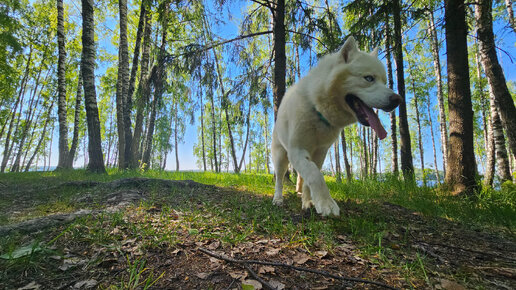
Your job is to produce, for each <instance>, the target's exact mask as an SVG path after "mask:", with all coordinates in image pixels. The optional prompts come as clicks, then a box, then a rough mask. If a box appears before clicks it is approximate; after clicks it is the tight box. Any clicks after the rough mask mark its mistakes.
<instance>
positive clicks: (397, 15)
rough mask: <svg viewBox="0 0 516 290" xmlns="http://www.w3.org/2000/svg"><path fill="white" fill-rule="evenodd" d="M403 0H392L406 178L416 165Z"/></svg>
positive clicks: (400, 123) (402, 149)
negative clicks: (408, 99)
mask: <svg viewBox="0 0 516 290" xmlns="http://www.w3.org/2000/svg"><path fill="white" fill-rule="evenodd" d="M400 1H401V0H394V1H393V2H392V13H393V16H394V17H393V18H394V60H395V61H396V79H397V84H398V94H399V95H400V96H401V98H402V101H401V104H400V105H399V120H400V121H399V126H400V137H401V151H400V152H401V170H402V171H403V177H404V178H405V179H412V178H413V176H414V166H413V164H412V148H411V143H410V130H409V126H408V117H407V103H406V97H405V75H404V70H403V46H402V39H401V26H402V25H401V5H400Z"/></svg>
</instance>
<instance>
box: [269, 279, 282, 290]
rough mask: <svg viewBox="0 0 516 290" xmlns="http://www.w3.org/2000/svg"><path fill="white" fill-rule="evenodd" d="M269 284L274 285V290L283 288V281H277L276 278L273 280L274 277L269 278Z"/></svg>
mask: <svg viewBox="0 0 516 290" xmlns="http://www.w3.org/2000/svg"><path fill="white" fill-rule="evenodd" d="M269 284H270V285H271V286H272V287H274V288H275V289H276V290H283V289H285V284H283V283H281V282H279V281H276V280H274V279H271V280H270V281H269Z"/></svg>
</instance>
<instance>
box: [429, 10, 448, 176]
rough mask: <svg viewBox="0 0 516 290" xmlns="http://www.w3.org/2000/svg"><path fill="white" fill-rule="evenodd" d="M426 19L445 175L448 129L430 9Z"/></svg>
mask: <svg viewBox="0 0 516 290" xmlns="http://www.w3.org/2000/svg"><path fill="white" fill-rule="evenodd" d="M428 16H429V20H428V32H429V35H430V44H431V46H432V57H433V63H434V73H435V80H436V83H437V104H438V107H439V129H440V131H441V150H442V152H443V171H444V174H445V175H446V167H447V164H448V147H449V141H448V129H447V126H446V111H445V110H444V93H443V81H442V73H441V60H440V56H439V39H438V38H437V30H436V28H435V21H434V13H433V12H432V11H430V13H429V15H428Z"/></svg>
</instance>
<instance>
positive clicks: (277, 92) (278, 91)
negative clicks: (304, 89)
mask: <svg viewBox="0 0 516 290" xmlns="http://www.w3.org/2000/svg"><path fill="white" fill-rule="evenodd" d="M271 12H272V15H273V21H272V25H273V27H272V30H273V39H274V44H273V46H274V47H273V50H274V74H273V75H274V82H273V92H272V93H273V100H274V121H276V117H277V114H278V108H279V105H280V104H281V100H282V99H283V95H285V90H286V83H285V75H286V70H287V57H286V53H285V43H286V36H285V0H276V2H275V5H274V7H271Z"/></svg>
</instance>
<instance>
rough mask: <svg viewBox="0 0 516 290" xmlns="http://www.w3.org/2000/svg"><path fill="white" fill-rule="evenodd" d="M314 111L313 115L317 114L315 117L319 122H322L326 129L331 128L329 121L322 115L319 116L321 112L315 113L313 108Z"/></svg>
mask: <svg viewBox="0 0 516 290" xmlns="http://www.w3.org/2000/svg"><path fill="white" fill-rule="evenodd" d="M314 111H315V113H317V116H318V117H319V120H320V121H321V122H323V123H324V124H326V126H328V127H331V124H330V121H328V119H326V118H325V117H324V116H323V114H321V112H319V111H317V109H316V108H315V107H314Z"/></svg>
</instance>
